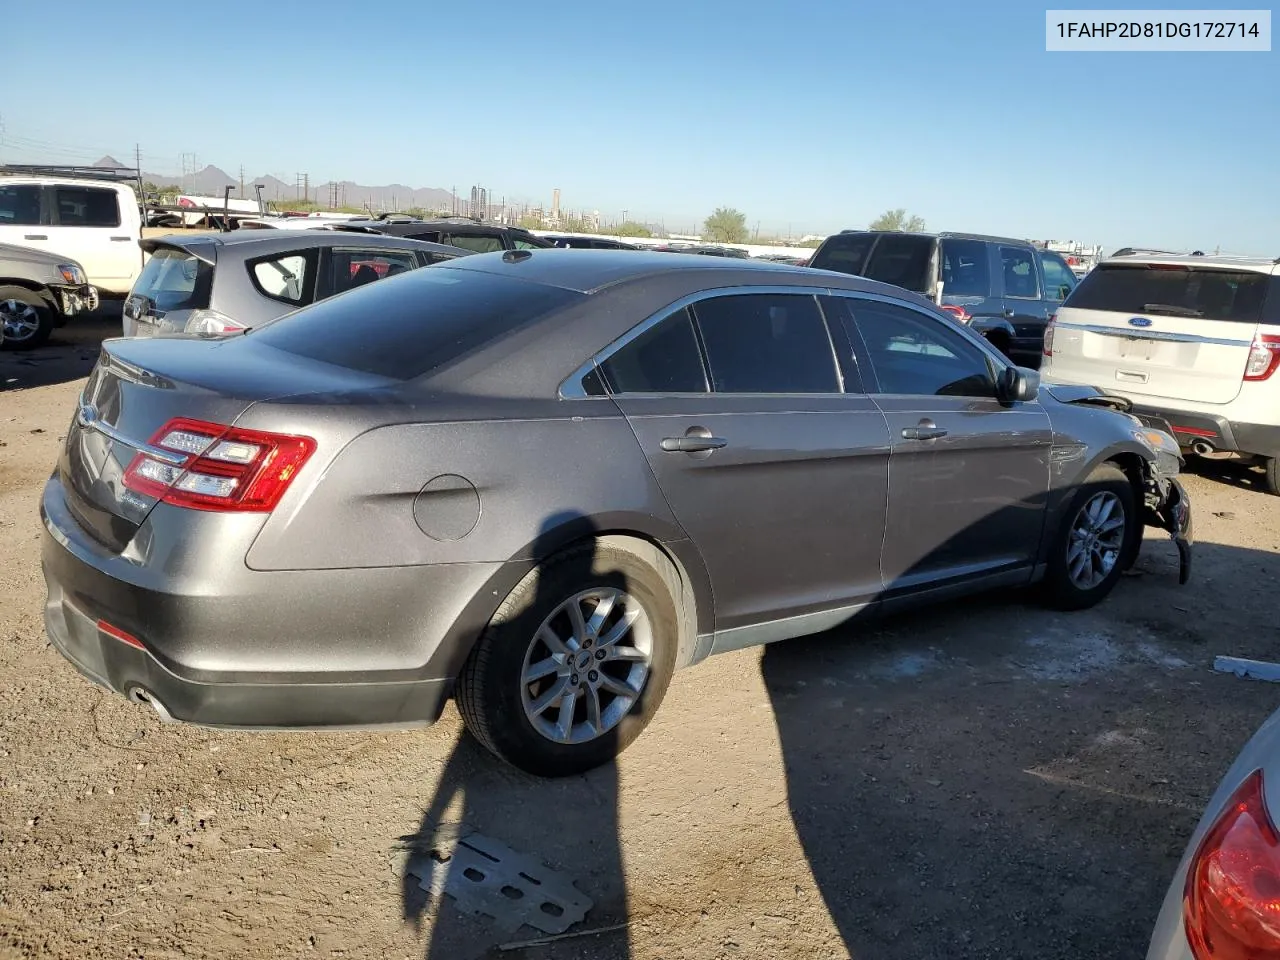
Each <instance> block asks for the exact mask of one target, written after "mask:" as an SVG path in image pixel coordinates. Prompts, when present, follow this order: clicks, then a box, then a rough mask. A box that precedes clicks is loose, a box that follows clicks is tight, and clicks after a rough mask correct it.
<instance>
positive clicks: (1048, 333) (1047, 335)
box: [1042, 317, 1054, 357]
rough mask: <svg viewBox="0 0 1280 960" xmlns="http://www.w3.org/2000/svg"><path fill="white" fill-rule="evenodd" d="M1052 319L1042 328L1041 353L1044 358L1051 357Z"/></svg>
mask: <svg viewBox="0 0 1280 960" xmlns="http://www.w3.org/2000/svg"><path fill="white" fill-rule="evenodd" d="M1053 319H1054V318H1053V317H1050V318H1049V322H1048V324H1046V325H1045V328H1044V349H1043V351H1042V352H1043V353H1044V355H1045V356H1046V357H1052V356H1053Z"/></svg>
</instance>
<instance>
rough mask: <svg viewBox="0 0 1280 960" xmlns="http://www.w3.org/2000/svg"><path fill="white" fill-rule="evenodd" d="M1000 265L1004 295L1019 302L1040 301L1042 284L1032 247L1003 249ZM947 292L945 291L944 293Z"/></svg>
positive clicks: (1001, 250) (1001, 249)
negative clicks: (1038, 278)
mask: <svg viewBox="0 0 1280 960" xmlns="http://www.w3.org/2000/svg"><path fill="white" fill-rule="evenodd" d="M1000 263H1001V265H1002V267H1003V269H1004V295H1005V296H1006V297H1014V298H1016V299H1018V300H1038V299H1039V298H1040V283H1039V281H1038V280H1036V266H1035V254H1033V253H1032V252H1031V248H1030V247H1001V248H1000ZM944 292H945V291H944Z"/></svg>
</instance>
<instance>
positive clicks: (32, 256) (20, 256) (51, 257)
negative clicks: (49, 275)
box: [0, 243, 84, 269]
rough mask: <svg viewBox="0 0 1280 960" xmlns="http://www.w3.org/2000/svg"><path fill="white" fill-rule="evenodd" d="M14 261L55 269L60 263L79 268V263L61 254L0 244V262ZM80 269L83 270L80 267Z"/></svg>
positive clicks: (10, 244)
mask: <svg viewBox="0 0 1280 960" xmlns="http://www.w3.org/2000/svg"><path fill="white" fill-rule="evenodd" d="M4 260H8V261H14V262H18V263H31V264H35V265H36V266H40V267H55V268H56V267H57V266H58V265H59V264H61V263H70V264H74V265H75V266H77V267H79V266H80V263H79V262H78V261H76V260H72V259H71V258H70V257H64V256H62V255H61V254H57V253H50V252H49V251H47V250H37V249H36V248H34V247H20V246H18V245H16V244H12V243H0V261H4ZM81 269H84V268H83V267H81Z"/></svg>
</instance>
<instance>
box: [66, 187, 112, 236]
mask: <svg viewBox="0 0 1280 960" xmlns="http://www.w3.org/2000/svg"><path fill="white" fill-rule="evenodd" d="M53 192H54V197H55V198H56V202H57V207H58V223H60V224H61V225H62V226H64V227H118V226H120V201H119V198H118V197H117V195H116V192H115V191H114V190H103V189H101V188H98V187H55V188H54V191H53Z"/></svg>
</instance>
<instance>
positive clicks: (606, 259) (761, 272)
mask: <svg viewBox="0 0 1280 960" xmlns="http://www.w3.org/2000/svg"><path fill="white" fill-rule="evenodd" d="M448 269H457V270H476V271H479V272H482V273H493V274H500V275H504V276H509V277H512V278H515V279H521V280H527V281H529V282H532V283H542V284H547V285H549V286H553V287H562V288H563V289H565V290H573V291H575V292H577V293H595V292H597V291H599V290H602V289H604V288H606V287H611V286H615V285H617V284H621V283H627V282H630V281H634V280H641V279H644V278H646V277H652V276H655V275H658V274H670V273H676V272H681V271H689V272H693V271H702V272H704V273H716V274H723V275H724V281H725V283H726V285H736V284H750V283H758V284H762V285H768V284H769V283H770V282H771V281H775V282H778V283H786V284H787V285H788V286H791V285H799V286H811V287H815V288H821V287H829V286H840V287H850V288H852V289H871V288H876V289H879V288H881V287H883V284H879V283H875V282H874V281H868V280H863V279H862V278H860V277H851V276H848V275H846V274H837V273H831V272H829V271H826V270H811V269H809V268H808V267H797V266H792V265H790V264H781V263H770V262H766V261H760V260H751V259H748V258H739V257H702V256H691V257H673V256H671V254H669V253H659V252H654V251H649V250H564V249H560V248H554V247H553V248H549V249H537V250H519V251H506V252H505V253H497V252H495V253H484V254H478V255H476V256H471V257H467V258H465V259H458V260H454V261H451V262H450V263H449V264H448Z"/></svg>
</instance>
